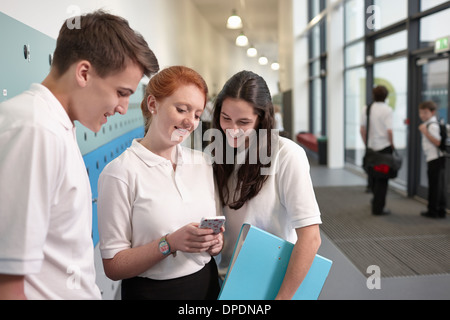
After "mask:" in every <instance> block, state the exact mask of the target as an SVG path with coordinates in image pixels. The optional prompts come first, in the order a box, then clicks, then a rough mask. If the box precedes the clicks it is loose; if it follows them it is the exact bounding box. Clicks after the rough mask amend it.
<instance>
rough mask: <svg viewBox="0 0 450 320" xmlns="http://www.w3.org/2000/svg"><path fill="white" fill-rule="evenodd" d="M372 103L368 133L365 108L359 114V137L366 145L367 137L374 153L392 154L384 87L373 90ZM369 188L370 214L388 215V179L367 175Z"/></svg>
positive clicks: (392, 143) (388, 112)
mask: <svg viewBox="0 0 450 320" xmlns="http://www.w3.org/2000/svg"><path fill="white" fill-rule="evenodd" d="M372 94H373V99H374V103H373V104H372V105H371V106H370V115H369V118H370V123H369V132H367V108H364V110H363V112H362V114H361V128H360V133H361V137H362V139H363V141H364V143H366V137H367V135H369V139H368V147H369V148H371V149H373V150H374V151H377V152H380V153H386V154H392V153H393V152H394V138H393V133H392V108H391V107H390V106H388V105H387V104H386V103H385V101H386V98H387V97H388V95H389V92H388V90H387V89H386V87H384V86H377V87H375V88H374V89H373V92H372ZM368 180H369V183H368V185H369V188H370V190H371V191H372V193H373V199H372V214H373V215H388V214H390V213H391V211H390V210H389V209H385V205H386V195H387V190H388V183H389V179H387V178H375V177H372V176H371V175H369V177H368Z"/></svg>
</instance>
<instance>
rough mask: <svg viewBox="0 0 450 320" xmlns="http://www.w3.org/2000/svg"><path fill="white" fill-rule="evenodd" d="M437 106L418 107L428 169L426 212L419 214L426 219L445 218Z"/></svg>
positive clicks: (442, 162) (443, 159) (443, 177)
mask: <svg viewBox="0 0 450 320" xmlns="http://www.w3.org/2000/svg"><path fill="white" fill-rule="evenodd" d="M436 111H437V105H436V103H435V102H433V101H425V102H423V103H421V104H420V105H419V116H420V119H421V120H422V121H423V123H422V124H421V125H420V126H419V131H420V132H421V133H422V149H423V152H424V154H425V157H426V161H427V167H428V171H427V172H428V210H427V211H425V212H421V215H422V216H424V217H427V218H445V217H446V215H447V212H446V209H447V198H446V196H447V195H446V192H445V161H446V159H445V157H444V154H443V152H442V151H441V150H440V149H439V145H440V143H441V135H440V128H439V122H438V120H437V118H436Z"/></svg>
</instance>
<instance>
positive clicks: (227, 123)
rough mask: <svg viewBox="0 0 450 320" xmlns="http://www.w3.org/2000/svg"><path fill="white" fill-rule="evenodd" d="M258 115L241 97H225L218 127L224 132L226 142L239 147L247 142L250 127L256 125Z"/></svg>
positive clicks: (252, 127)
mask: <svg viewBox="0 0 450 320" xmlns="http://www.w3.org/2000/svg"><path fill="white" fill-rule="evenodd" d="M258 124H259V120H258V115H257V114H256V113H255V111H254V108H253V106H252V104H251V103H248V102H247V101H245V100H242V99H233V98H226V99H225V100H224V101H223V104H222V110H221V113H220V127H221V128H222V130H223V131H224V132H225V135H226V138H227V142H228V144H229V145H230V146H231V147H233V148H239V147H240V146H242V144H243V143H244V142H245V143H246V144H247V143H248V139H249V138H248V134H249V133H250V132H252V130H251V129H256V128H257V127H258Z"/></svg>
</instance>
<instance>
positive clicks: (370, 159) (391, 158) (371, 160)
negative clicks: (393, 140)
mask: <svg viewBox="0 0 450 320" xmlns="http://www.w3.org/2000/svg"><path fill="white" fill-rule="evenodd" d="M371 107H372V105H371V106H369V107H368V108H367V125H366V130H367V132H366V154H365V155H364V158H363V168H364V171H366V172H367V174H369V175H371V176H372V177H374V178H381V179H394V178H396V177H397V175H398V172H399V170H400V168H401V167H402V158H401V156H400V155H399V154H398V152H397V150H395V149H394V151H393V152H392V153H383V152H377V151H375V150H373V149H370V148H368V145H369V122H370V120H369V116H370V109H371Z"/></svg>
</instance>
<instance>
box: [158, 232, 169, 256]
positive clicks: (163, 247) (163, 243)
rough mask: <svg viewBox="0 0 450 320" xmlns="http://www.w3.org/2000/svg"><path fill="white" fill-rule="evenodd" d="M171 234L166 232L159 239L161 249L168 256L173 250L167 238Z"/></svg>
mask: <svg viewBox="0 0 450 320" xmlns="http://www.w3.org/2000/svg"><path fill="white" fill-rule="evenodd" d="M168 235H169V234H166V235H165V236H163V237H162V238H161V239H160V240H159V251H160V252H161V253H162V254H163V255H164V256H168V255H169V254H170V253H171V252H170V245H169V243H168V242H167V240H166V237H167V236H168Z"/></svg>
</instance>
